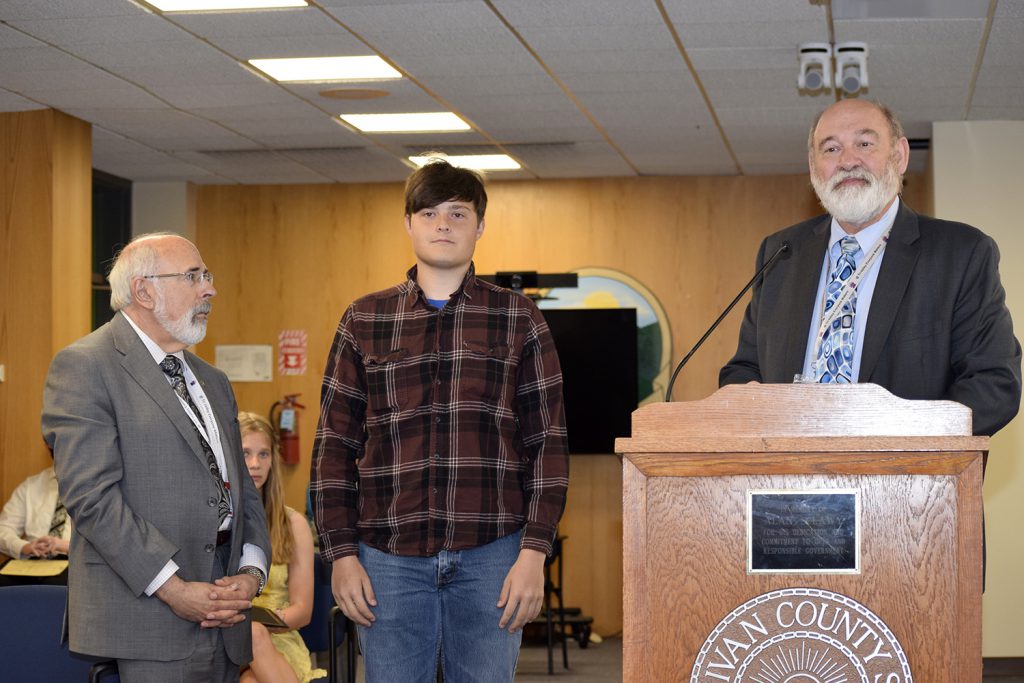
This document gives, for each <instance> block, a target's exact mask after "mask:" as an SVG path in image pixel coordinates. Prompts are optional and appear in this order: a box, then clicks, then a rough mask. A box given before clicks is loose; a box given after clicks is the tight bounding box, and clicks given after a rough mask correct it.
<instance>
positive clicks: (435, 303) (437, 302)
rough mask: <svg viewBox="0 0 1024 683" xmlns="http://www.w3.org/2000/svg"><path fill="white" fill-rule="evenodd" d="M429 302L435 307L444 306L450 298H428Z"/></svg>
mask: <svg viewBox="0 0 1024 683" xmlns="http://www.w3.org/2000/svg"><path fill="white" fill-rule="evenodd" d="M427 303H428V304H430V305H431V306H433V307H434V308H444V306H445V304H447V303H448V299H427Z"/></svg>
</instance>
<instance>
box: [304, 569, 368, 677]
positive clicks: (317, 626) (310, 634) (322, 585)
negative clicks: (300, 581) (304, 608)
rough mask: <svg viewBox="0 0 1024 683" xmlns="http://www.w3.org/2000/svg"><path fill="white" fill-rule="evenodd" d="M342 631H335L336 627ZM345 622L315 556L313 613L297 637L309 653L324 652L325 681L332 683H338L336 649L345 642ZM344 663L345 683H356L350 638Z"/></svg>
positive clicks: (328, 577) (328, 578) (327, 573)
mask: <svg viewBox="0 0 1024 683" xmlns="http://www.w3.org/2000/svg"><path fill="white" fill-rule="evenodd" d="M339 622H340V624H341V627H342V628H341V630H340V631H339V630H338V628H337V627H338V624H339ZM347 624H348V620H347V619H346V618H345V615H344V614H342V613H341V611H340V610H339V609H338V608H337V607H335V606H334V595H333V594H332V593H331V571H330V568H329V567H326V566H325V565H324V562H323V560H321V559H320V554H319V553H317V554H316V555H315V556H314V558H313V614H312V616H311V617H310V620H309V623H308V624H306V625H305V626H303V627H302V628H300V629H299V635H300V636H302V640H303V642H305V643H306V647H307V648H309V651H310V652H324V651H327V652H328V653H329V654H328V659H327V678H328V680H329V681H330V682H331V683H335V682H336V681H337V676H338V670H339V669H338V661H337V660H338V655H337V650H338V646H339V645H341V643H342V641H343V640H345V636H346V634H347V633H348V631H349V629H348V628H347ZM346 652H347V658H346V659H347V664H348V666H347V667H346V673H345V680H346V681H348V683H355V680H356V661H355V660H356V656H355V642H354V638H353V637H351V636H350V637H349V638H348V642H347V644H346Z"/></svg>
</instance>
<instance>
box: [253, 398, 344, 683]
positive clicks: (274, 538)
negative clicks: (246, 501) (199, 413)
mask: <svg viewBox="0 0 1024 683" xmlns="http://www.w3.org/2000/svg"><path fill="white" fill-rule="evenodd" d="M238 423H239V425H240V427H241V431H242V452H243V454H244V455H245V464H246V467H248V469H249V475H250V476H251V477H252V481H253V483H254V484H255V485H256V490H258V491H259V492H260V494H261V495H262V496H263V507H264V510H265V511H266V514H267V529H268V530H269V531H270V545H271V548H273V558H272V560H271V566H270V576H269V577H268V578H267V585H266V587H265V588H264V589H263V594H262V595H260V596H259V597H257V598H256V599H254V600H253V601H252V603H253V605H255V606H259V607H263V608H264V609H268V610H271V611H273V612H275V613H276V614H277V616H279V617H280V618H281V620H282V621H284V622H285V623H286V624H288V629H287V630H285V629H277V628H273V629H271V628H268V627H266V626H264V625H263V624H258V623H256V622H255V621H254V622H253V624H252V662H250V664H249V667H248V668H247V669H245V670H243V671H242V676H241V683H254V682H257V681H258V682H259V683H292V682H293V681H297V682H298V683H305V682H306V681H310V680H313V679H315V678H324V677H326V676H327V672H326V671H324V670H323V669H313V668H312V667H311V665H310V659H309V650H307V649H306V644H305V643H304V642H302V637H301V636H300V635H299V632H298V631H297V630H296V629H299V628H302V627H303V626H305V625H306V624H308V623H309V619H310V616H311V615H312V613H313V534H312V533H310V530H309V523H308V522H307V521H306V518H305V517H303V516H302V515H301V514H299V513H298V512H296V511H295V510H292V509H291V508H290V507H286V506H285V504H284V483H283V482H282V480H281V477H280V475H279V473H278V466H279V465H280V451H279V443H278V437H277V432H275V431H274V428H273V427H271V426H270V423H269V422H267V420H266V419H264V418H263V417H261V416H259V415H256V414H255V413H246V412H241V413H239V414H238Z"/></svg>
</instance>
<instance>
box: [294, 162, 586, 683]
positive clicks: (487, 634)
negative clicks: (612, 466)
mask: <svg viewBox="0 0 1024 683" xmlns="http://www.w3.org/2000/svg"><path fill="white" fill-rule="evenodd" d="M486 206H487V194H486V192H485V190H484V186H483V182H482V180H481V178H480V176H479V175H477V174H476V173H474V172H472V171H468V170H465V169H460V168H455V167H453V166H451V165H449V164H448V163H447V162H445V161H443V160H437V161H434V162H432V163H429V164H427V165H425V166H423V167H422V168H420V169H419V170H417V171H416V172H414V173H413V174H412V175H411V176H410V177H409V179H408V181H407V183H406V190H405V228H406V231H407V232H408V233H409V236H410V238H411V240H412V247H413V251H414V253H415V255H416V265H415V266H413V268H412V269H411V270H409V271H408V273H407V279H406V280H405V282H403V283H401V284H399V285H397V286H395V287H392V288H390V289H387V290H384V291H382V292H377V293H375V294H370V295H368V296H365V297H363V298H361V299H359V300H357V301H356V302H354V303H353V304H352V305H351V306H349V308H348V310H347V311H346V312H345V314H344V316H343V317H342V319H341V322H340V324H339V326H338V331H337V334H336V336H335V339H334V343H333V346H332V348H331V352H330V355H329V357H328V360H327V368H326V371H325V374H324V382H323V391H322V397H321V402H320V424H319V426H318V428H317V435H316V440H315V443H314V445H313V463H312V476H311V479H312V482H311V488H312V499H313V508H314V512H315V516H316V524H317V528H318V529H319V533H320V548H321V553H322V555H323V557H325V558H326V559H327V560H330V561H332V562H333V575H332V588H333V592H334V597H335V599H336V600H337V603H338V605H339V606H340V607H341V609H342V611H344V613H345V615H346V616H347V617H348V618H349V619H352V620H353V621H355V622H356V624H358V632H359V638H360V644H361V647H362V651H363V654H364V657H365V662H366V680H367V683H384V682H393V681H403V682H405V681H424V682H425V683H432V682H433V681H434V680H435V677H436V667H437V666H438V665H440V666H442V667H443V673H444V678H445V681H448V683H460V682H463V681H487V682H488V683H490V682H492V681H511V680H512V677H513V674H514V671H515V664H516V660H517V658H518V655H519V645H520V641H521V639H522V627H523V625H524V624H525V623H527V622H528V621H530V620H531V619H533V618H534V617H535V616H537V614H538V613H539V611H540V608H541V605H542V602H543V597H544V575H543V568H544V559H545V556H546V555H547V554H549V553H550V552H551V545H552V541H553V540H554V536H555V531H556V526H557V524H558V520H559V518H560V517H561V515H562V511H563V509H564V507H565V495H566V488H567V485H568V455H567V452H566V445H567V442H566V432H565V421H564V413H563V410H562V377H561V371H560V369H559V365H558V357H557V355H556V352H555V346H554V343H553V342H552V340H551V335H550V333H549V331H548V328H547V325H546V324H545V323H544V319H543V317H542V316H541V314H540V311H539V310H538V309H537V307H536V306H535V305H534V304H533V302H532V301H530V299H528V298H526V297H524V296H522V295H520V294H516V293H514V292H512V291H509V290H507V289H503V288H501V287H497V286H495V285H491V284H489V283H487V282H483V281H481V280H478V279H477V278H476V276H475V271H474V268H473V260H472V259H473V251H474V249H475V247H476V243H477V240H479V239H480V237H481V236H482V235H483V232H484V211H485V209H486Z"/></svg>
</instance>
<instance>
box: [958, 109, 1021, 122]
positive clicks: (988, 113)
mask: <svg viewBox="0 0 1024 683" xmlns="http://www.w3.org/2000/svg"><path fill="white" fill-rule="evenodd" d="M970 120H971V121H1022V120H1024V105H1017V106H995V107H988V106H975V107H971V117H970Z"/></svg>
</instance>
